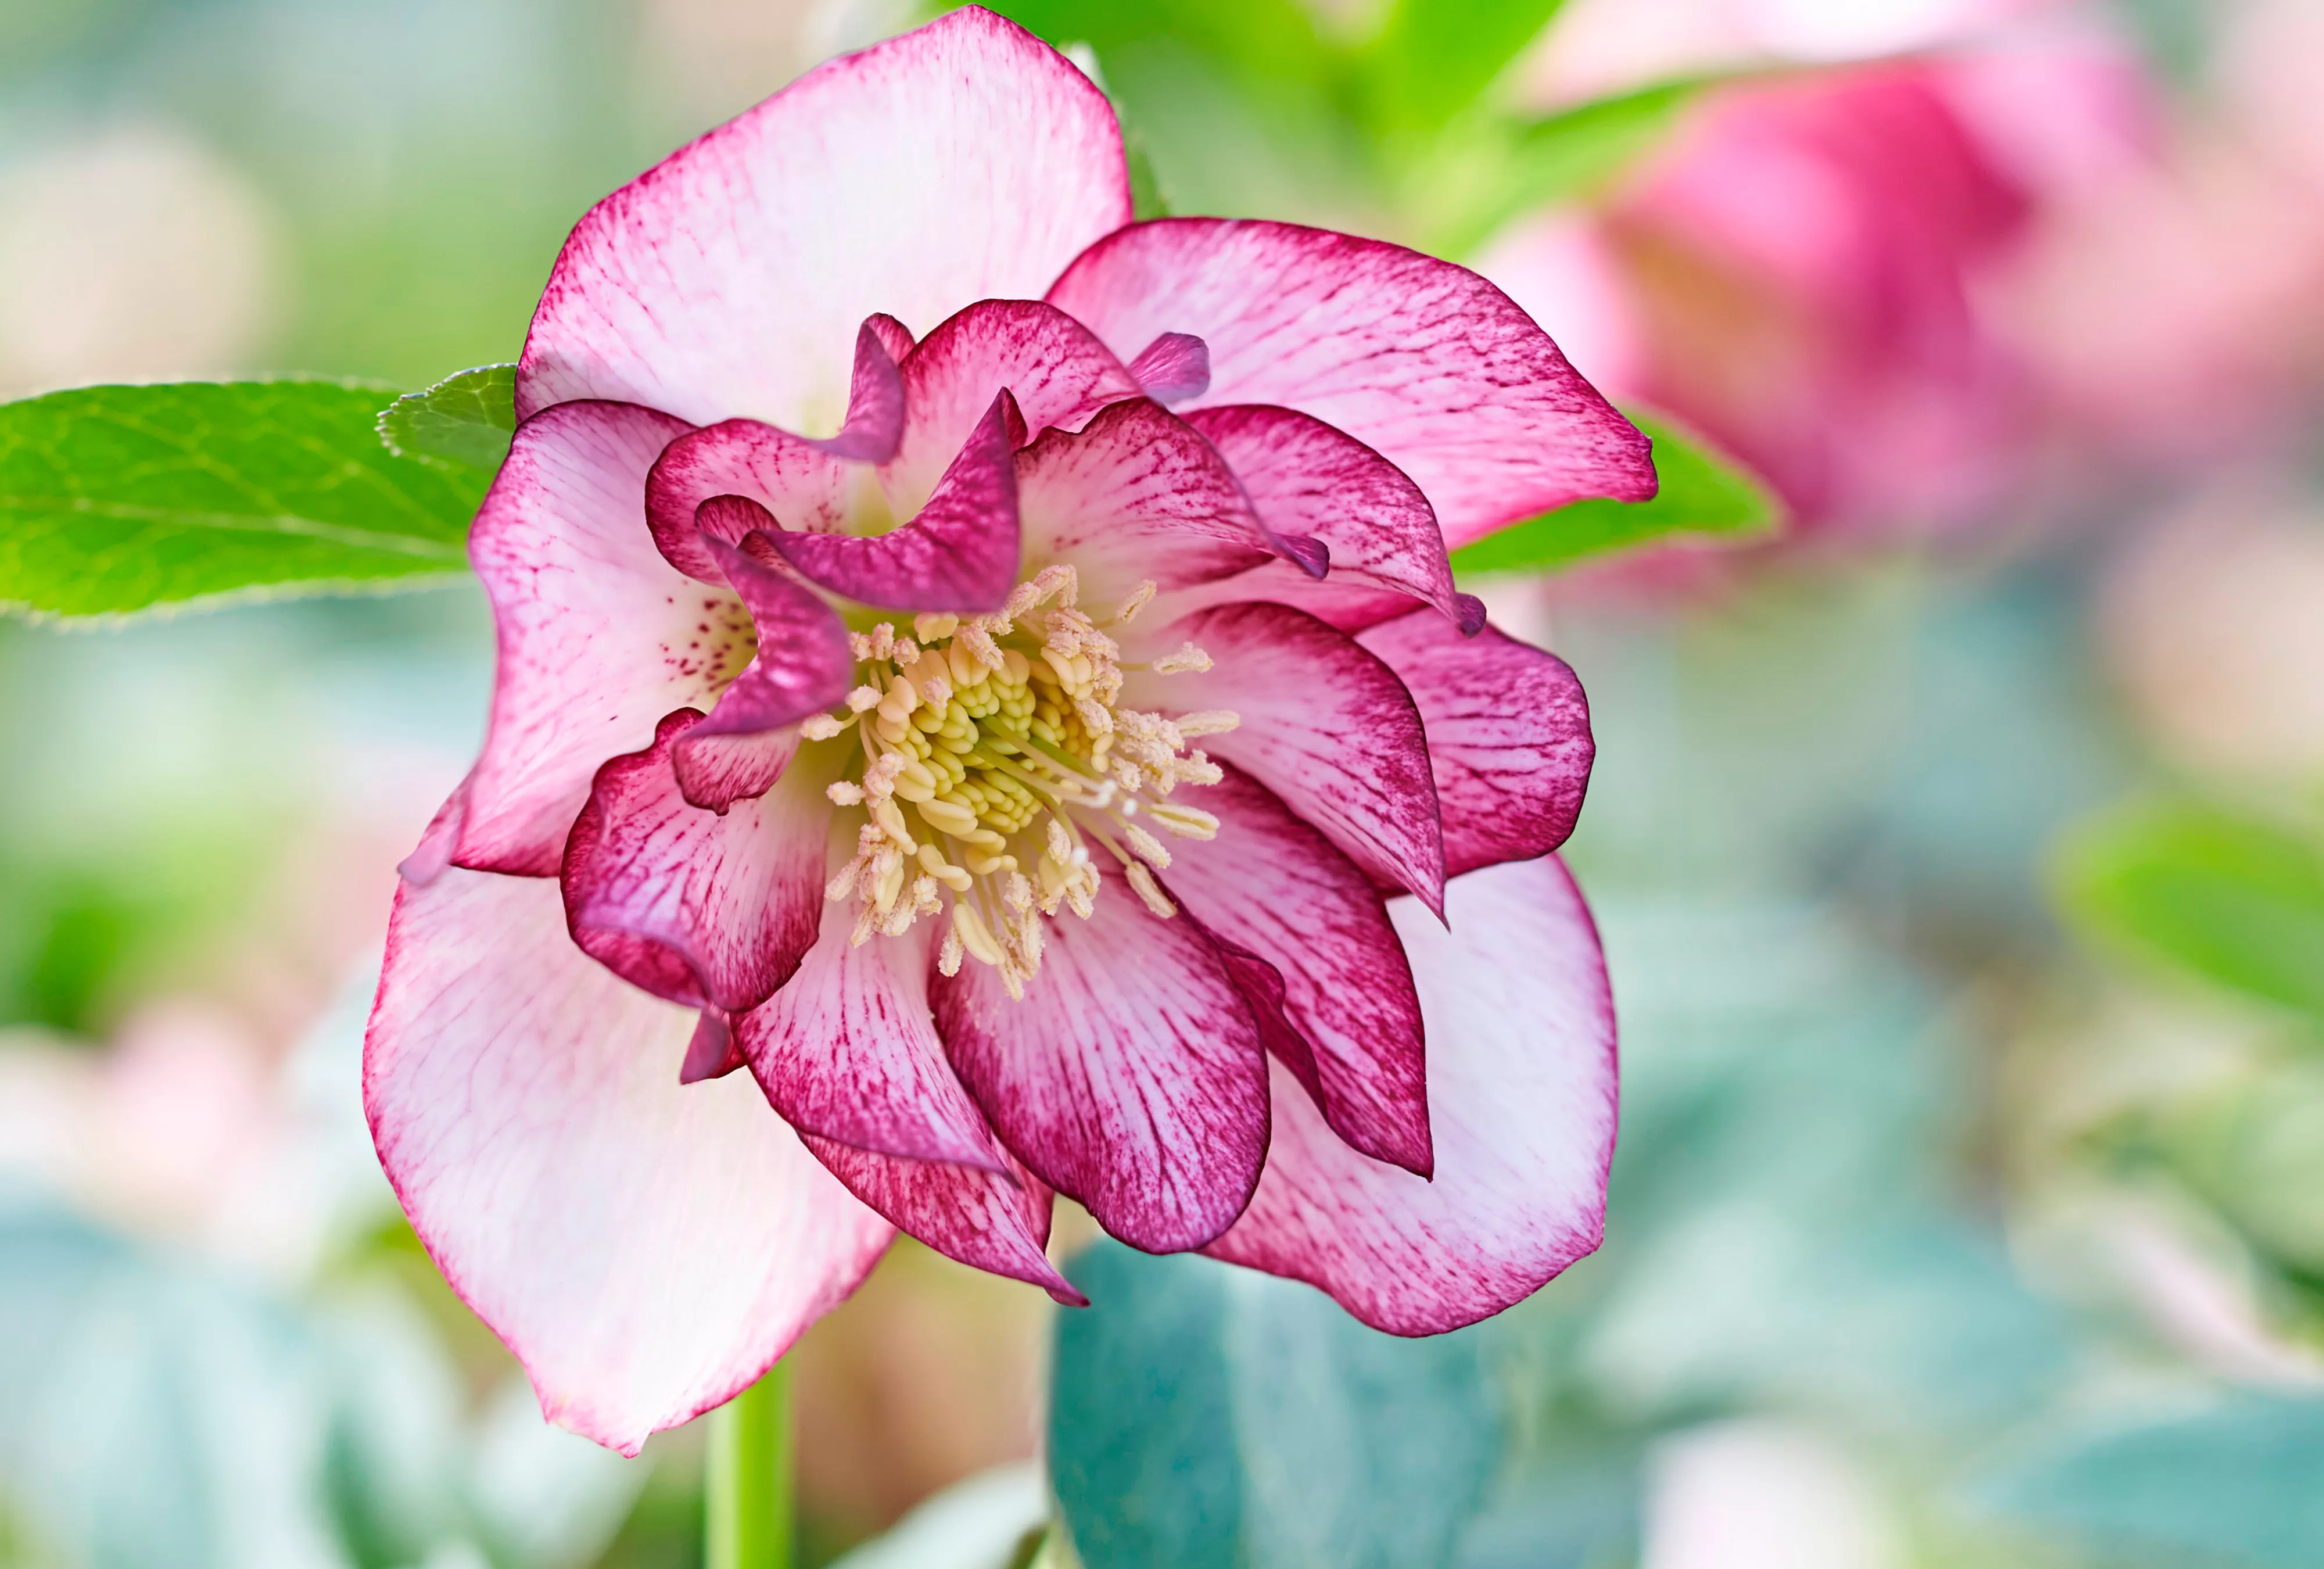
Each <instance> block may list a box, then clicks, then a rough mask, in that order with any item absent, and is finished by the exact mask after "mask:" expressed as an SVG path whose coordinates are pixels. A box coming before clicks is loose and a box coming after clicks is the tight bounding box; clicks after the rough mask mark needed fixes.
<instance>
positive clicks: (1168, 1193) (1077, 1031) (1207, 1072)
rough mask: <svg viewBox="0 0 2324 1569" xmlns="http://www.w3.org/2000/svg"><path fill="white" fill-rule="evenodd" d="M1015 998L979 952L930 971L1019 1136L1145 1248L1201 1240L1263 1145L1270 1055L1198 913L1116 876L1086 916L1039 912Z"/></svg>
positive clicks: (1044, 1171) (949, 1016)
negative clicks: (1178, 912)
mask: <svg viewBox="0 0 2324 1569" xmlns="http://www.w3.org/2000/svg"><path fill="white" fill-rule="evenodd" d="M1045 935H1046V937H1047V951H1046V953H1045V954H1044V955H1043V957H1042V960H1041V967H1040V972H1039V973H1038V974H1036V975H1035V976H1034V977H1033V978H1032V979H1031V980H1030V981H1029V982H1028V983H1026V988H1025V996H1024V999H1023V1000H1022V1001H1016V1000H1013V999H1011V998H1010V995H1009V993H1008V992H1006V991H1005V990H1003V988H1002V986H1001V978H1000V974H999V973H998V972H997V971H995V970H992V969H990V968H987V967H986V966H985V965H983V964H979V963H977V962H976V961H975V960H973V959H971V960H969V961H968V962H967V963H966V964H963V965H962V967H961V972H960V974H958V975H956V976H952V977H949V978H946V977H944V976H938V977H936V979H934V980H932V981H931V982H930V983H929V988H928V990H929V993H930V997H931V1001H933V1002H934V1003H935V1006H936V1028H937V1029H938V1030H939V1032H941V1033H942V1035H943V1036H944V1040H945V1048H946V1050H947V1051H949V1053H950V1054H951V1057H952V1060H953V1065H954V1066H955V1067H957V1068H958V1069H959V1070H960V1076H961V1079H962V1081H963V1082H964V1083H965V1084H967V1085H968V1088H969V1092H970V1093H971V1094H973V1095H974V1096H975V1097H976V1100H977V1103H978V1104H979V1105H981V1106H982V1107H983V1108H984V1112H985V1115H986V1116H987V1117H989V1118H990V1119H991V1122H992V1126H993V1128H994V1130H995V1131H998V1132H999V1133H1000V1135H1001V1139H1002V1140H1004V1141H1005V1142H1006V1143H1007V1144H1008V1146H1009V1148H1010V1150H1011V1151H1012V1152H1013V1153H1015V1155H1016V1156H1017V1158H1019V1159H1020V1160H1022V1161H1023V1162H1024V1163H1025V1165H1026V1166H1027V1167H1028V1168H1030V1169H1031V1170H1032V1171H1033V1173H1034V1174H1035V1175H1036V1176H1037V1177H1040V1179H1041V1180H1042V1181H1044V1182H1046V1183H1047V1184H1048V1185H1049V1186H1052V1187H1054V1188H1056V1190H1057V1191H1058V1192H1060V1193H1062V1194H1065V1195H1067V1196H1068V1197H1071V1198H1074V1199H1077V1200H1079V1201H1080V1202H1081V1204H1082V1205H1083V1206H1084V1208H1086V1209H1087V1210H1088V1211H1089V1212H1090V1214H1092V1215H1093V1216H1095V1217H1096V1219H1097V1222H1098V1223H1099V1224H1100V1225H1102V1226H1103V1227H1104V1228H1105V1229H1106V1230H1107V1231H1109V1232H1112V1233H1113V1234H1114V1235H1115V1236H1117V1237H1120V1239H1121V1240H1122V1241H1126V1242H1130V1243H1131V1244H1133V1245H1135V1246H1137V1247H1140V1248H1143V1249H1145V1250H1147V1251H1148V1252H1157V1253H1160V1252H1173V1251H1180V1250H1184V1249H1187V1248H1196V1247H1200V1246H1202V1244H1203V1243H1204V1242H1206V1241H1210V1240H1211V1239H1212V1238H1213V1237H1215V1236H1217V1235H1218V1234H1219V1233H1220V1232H1223V1231H1224V1230H1225V1229H1226V1228H1227V1227H1228V1226H1229V1225H1230V1224H1231V1223H1233V1221H1234V1218H1235V1216H1236V1215H1238V1214H1241V1213H1242V1206H1243V1204H1245V1203H1246V1202H1247V1201H1248V1200H1249V1198H1250V1185H1251V1184H1252V1183H1253V1182H1255V1181H1256V1180H1258V1176H1259V1164H1260V1162H1261V1160H1262V1159H1263V1158H1265V1156H1266V1152H1267V1117H1268V1112H1267V1063H1266V1054H1265V1052H1264V1051H1263V1050H1262V1049H1261V1048H1260V1045H1259V1030H1258V1026H1257V1024H1256V1022H1255V1021H1254V1020H1253V1019H1252V1017H1251V1011H1250V1005H1249V1004H1248V1003H1247V1002H1245V1001H1244V1000H1243V997H1242V993H1241V992H1240V990H1239V989H1238V988H1237V987H1236V985H1235V983H1234V980H1233V978H1232V977H1231V975H1230V974H1228V973H1227V970H1226V966H1225V964H1224V963H1223V962H1222V960H1221V958H1220V956H1219V954H1218V952H1217V950H1216V949H1215V948H1214V947H1213V946H1212V944H1211V943H1210V941H1209V940H1208V939H1207V938H1206V937H1204V936H1203V933H1202V932H1201V930H1200V929H1198V928H1196V927H1195V925H1194V923H1193V922H1192V921H1188V920H1182V919H1172V920H1162V919H1158V918H1156V917H1155V916H1154V915H1153V914H1151V913H1150V912H1149V911H1148V909H1146V907H1145V906H1144V905H1143V904H1141V903H1140V902H1139V900H1138V899H1137V897H1136V896H1135V895H1134V894H1133V893H1132V892H1131V891H1130V889H1129V888H1127V887H1126V886H1124V885H1123V883H1122V881H1121V879H1120V877H1119V876H1118V875H1117V876H1112V877H1109V878H1108V880H1107V885H1106V887H1105V888H1104V889H1103V890H1102V891H1101V892H1100V893H1099V895H1098V898H1097V907H1096V910H1095V913H1094V914H1093V915H1092V916H1091V918H1089V919H1087V920H1082V919H1080V918H1076V917H1074V916H1072V915H1070V914H1068V915H1065V916H1063V917H1060V918H1057V919H1055V920H1050V921H1047V922H1046V923H1045Z"/></svg>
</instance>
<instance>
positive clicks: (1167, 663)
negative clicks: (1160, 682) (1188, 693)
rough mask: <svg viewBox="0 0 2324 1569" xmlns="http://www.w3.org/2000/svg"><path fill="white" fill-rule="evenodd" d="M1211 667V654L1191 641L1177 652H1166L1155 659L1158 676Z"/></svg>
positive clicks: (1155, 670) (1155, 669) (1155, 671)
mask: <svg viewBox="0 0 2324 1569" xmlns="http://www.w3.org/2000/svg"><path fill="white" fill-rule="evenodd" d="M1210 668H1211V656H1210V655H1208V654H1206V653H1204V652H1203V651H1202V650H1200V649H1198V648H1196V647H1195V646H1194V644H1193V643H1191V642H1190V643H1187V644H1185V646H1184V647H1182V648H1180V649H1179V650H1178V651H1177V652H1176V653H1175V654H1165V655H1163V656H1162V657H1161V658H1160V659H1158V660H1155V661H1154V673H1155V674H1156V675H1157V676H1175V675H1176V674H1178V673H1179V672H1180V671H1181V670H1207V669H1210Z"/></svg>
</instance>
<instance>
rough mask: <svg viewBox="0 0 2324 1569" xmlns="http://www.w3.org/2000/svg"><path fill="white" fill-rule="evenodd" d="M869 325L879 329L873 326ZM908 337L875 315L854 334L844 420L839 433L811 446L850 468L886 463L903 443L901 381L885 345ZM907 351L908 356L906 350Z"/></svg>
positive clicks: (894, 324) (892, 322)
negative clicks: (843, 460)
mask: <svg viewBox="0 0 2324 1569" xmlns="http://www.w3.org/2000/svg"><path fill="white" fill-rule="evenodd" d="M874 323H878V324H879V325H877V326H875V325H874ZM899 334H901V335H902V341H904V342H905V343H907V344H908V343H909V342H910V341H911V334H910V333H909V332H908V331H907V330H906V329H905V328H904V324H903V323H902V322H900V321H898V320H896V318H893V317H890V316H875V317H873V318H871V320H869V321H866V322H865V323H864V324H863V325H862V327H860V328H856V330H855V374H854V375H853V377H852V378H851V379H850V381H849V383H848V388H847V420H846V423H844V424H843V425H842V426H840V428H839V434H838V435H836V436H833V437H829V438H825V439H824V440H820V441H815V442H814V443H813V445H814V446H816V447H818V448H822V449H823V450H824V451H825V452H828V453H829V454H831V455H832V456H833V457H844V458H846V459H848V460H849V461H851V462H854V463H885V462H887V461H888V460H889V459H890V458H892V457H895V456H896V448H898V447H899V445H901V443H902V442H903V439H904V378H903V376H902V375H901V374H899V372H898V371H897V369H896V351H895V350H894V349H892V348H890V345H891V344H893V343H895V342H896V341H898V335H899ZM906 352H909V351H908V350H907V351H906Z"/></svg>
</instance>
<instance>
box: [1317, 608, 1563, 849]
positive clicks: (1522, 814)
mask: <svg viewBox="0 0 2324 1569" xmlns="http://www.w3.org/2000/svg"><path fill="white" fill-rule="evenodd" d="M1356 641H1358V642H1360V643H1361V644H1363V645H1364V647H1366V648H1368V649H1369V650H1371V651H1372V652H1374V653H1376V654H1378V655H1379V657H1380V658H1381V659H1383V660H1387V661H1388V668H1389V669H1393V670H1394V671H1395V672H1396V673H1397V676H1398V677H1399V678H1401V679H1402V680H1403V682H1404V684H1405V686H1406V688H1408V689H1409V690H1410V691H1411V693H1412V700H1413V701H1414V702H1416V703H1417V704H1418V705H1420V722H1421V724H1422V725H1424V726H1425V727H1426V729H1427V731H1428V761H1429V766H1430V768H1431V769H1432V770H1433V771H1434V774H1435V778H1436V798H1437V800H1438V802H1439V803H1440V804H1441V805H1442V807H1443V813H1444V874H1445V875H1446V876H1448V877H1457V876H1459V875H1460V874H1461V873H1462V872H1471V871H1474V870H1475V869H1476V868H1478V867H1480V866H1491V865H1494V864H1497V863H1500V862H1503V861H1530V860H1532V859H1533V858H1534V857H1535V856H1536V855H1545V854H1548V853H1549V852H1550V851H1552V850H1554V849H1556V848H1557V847H1558V846H1559V845H1560V844H1564V843H1565V840H1566V836H1567V835H1570V834H1572V832H1573V824H1574V821H1575V819H1576V818H1578V817H1580V816H1581V815H1582V795H1583V793H1584V792H1585V791H1586V790H1587V789H1589V788H1590V764H1591V760H1592V758H1593V757H1594V756H1595V755H1596V750H1595V745H1594V743H1592V741H1591V735H1590V701H1589V699H1588V698H1587V697H1584V696H1583V695H1582V683H1581V682H1580V681H1579V680H1577V679H1575V678H1574V675H1573V671H1572V668H1571V667H1570V666H1568V665H1567V664H1566V662H1565V661H1564V660H1561V659H1559V658H1558V657H1557V656H1556V655H1555V654H1553V653H1546V652H1545V651H1542V650H1540V649H1537V648H1535V647H1533V646H1532V645H1531V644H1528V643H1522V642H1519V641H1517V639H1515V638H1513V637H1509V636H1508V635H1507V634H1505V633H1503V632H1501V631H1500V629H1499V628H1498V627H1491V626H1489V627H1487V628H1485V629H1484V630H1483V631H1482V632H1479V633H1478V634H1477V635H1476V636H1474V637H1468V638H1464V637H1462V636H1460V635H1458V634H1457V633H1456V632H1454V631H1453V629H1452V628H1451V627H1449V626H1447V625H1445V624H1444V623H1443V622H1442V621H1440V620H1438V619H1437V618H1435V617H1434V616H1431V615H1425V614H1411V615H1406V616H1401V617H1399V618H1397V620H1395V621H1390V622H1384V623H1381V624H1379V626H1376V627H1373V628H1372V629H1371V630H1369V632H1362V633H1360V634H1359V635H1358V636H1357V638H1356Z"/></svg>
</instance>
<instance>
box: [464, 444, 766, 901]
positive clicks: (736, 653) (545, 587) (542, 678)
mask: <svg viewBox="0 0 2324 1569" xmlns="http://www.w3.org/2000/svg"><path fill="white" fill-rule="evenodd" d="M686 429H687V427H686V426H685V425H683V424H681V423H680V422H678V420H673V419H671V418H670V417H669V415H667V414H659V413H656V412H654V411H652V410H650V409H637V408H632V407H629V406H627V405H625V404H619V403H570V404H566V405H563V406H561V407H559V408H558V409H555V410H553V411H550V412H549V413H547V414H543V415H541V416H539V418H537V419H533V420H527V421H526V422H525V423H524V424H523V425H522V426H521V427H519V429H518V430H517V433H516V437H515V439H514V441H513V442H512V444H511V446H510V448H509V456H508V461H507V462H506V463H504V464H503V466H502V467H501V472H500V475H499V477H498V478H496V479H494V480H493V487H492V489H491V491H490V492H489V493H487V494H486V495H485V497H484V505H483V507H482V508H481V509H479V511H478V512H477V513H476V521H475V527H474V528H473V529H472V530H471V531H470V533H469V537H468V553H469V556H470V558H472V559H473V560H474V561H475V567H476V575H477V576H478V577H481V578H483V579H484V592H485V594H486V595H488V596H489V597H490V598H491V600H492V604H493V624H494V627H495V629H496V631H497V633H498V637H499V643H500V658H499V667H498V671H497V674H496V675H495V678H494V680H493V712H492V722H491V725H490V728H489V729H488V730H487V731H486V733H485V736H484V755H483V756H482V757H480V758H479V759H478V760H477V762H476V767H475V773H474V774H473V775H472V776H471V778H470V780H469V783H468V803H467V810H466V814H465V815H464V817H463V819H462V821H461V824H460V826H459V835H458V840H457V844H456V846H455V848H454V851H453V854H452V856H451V859H452V861H453V863H455V864H457V865H461V866H468V867H475V868H477V869H480V870H484V871H492V872H514V873H518V874H521V875H524V876H531V877H549V876H554V875H555V874H556V872H557V867H558V861H559V859H560V858H561V857H562V855H563V854H564V848H565V831H566V830H567V828H568V827H570V826H572V823H573V815H574V814H575V813H576V812H577V811H579V810H580V809H581V803H582V802H583V801H585V800H586V799H587V798H588V795H589V781H590V780H591V778H592V777H593V776H594V775H595V773H596V771H597V765H598V764H599V763H601V762H603V761H605V759H606V758H608V757H611V756H613V755H614V754H615V753H618V752H632V751H635V750H636V749H638V748H639V747H641V746H644V745H646V744H647V743H649V742H650V740H651V739H652V737H653V732H654V725H655V723H656V721H658V720H659V719H660V718H661V716H662V715H665V714H667V713H669V711H670V710H671V709H673V708H680V707H684V706H687V704H689V703H694V702H696V701H701V700H704V699H705V697H706V695H707V693H708V691H709V690H710V689H711V688H712V683H713V680H714V678H715V677H716V676H717V675H718V674H719V673H720V672H721V671H722V670H724V669H726V668H727V667H728V666H729V665H731V666H733V667H734V668H739V667H740V666H741V664H742V660H744V659H745V658H746V657H747V653H746V649H747V646H748V642H749V637H750V617H749V616H748V614H745V613H744V611H743V608H742V605H741V604H740V603H739V602H737V601H736V600H735V598H734V596H733V595H732V594H730V593H728V592H726V591H725V590H724V589H713V588H707V587H705V586H703V585H701V584H698V583H696V582H693V581H691V580H690V579H688V578H687V577H682V576H680V575H679V573H678V571H677V570H676V569H675V568H672V567H671V566H670V565H669V562H667V561H665V560H663V559H662V557H661V554H660V552H659V551H658V550H656V549H654V543H653V540H652V539H651V538H650V536H649V535H648V534H647V532H646V531H645V530H644V528H643V527H641V524H640V521H639V519H640V512H641V507H642V505H643V502H644V494H645V481H646V471H647V470H648V468H649V467H650V466H651V465H652V463H653V461H654V458H655V457H656V455H657V454H659V452H660V451H661V449H662V448H664V447H665V446H667V445H668V444H669V441H670V440H671V439H672V438H675V437H678V436H680V435H683V434H684V433H685V431H686Z"/></svg>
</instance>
